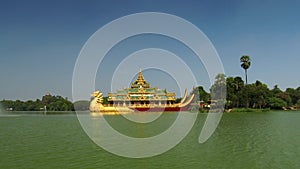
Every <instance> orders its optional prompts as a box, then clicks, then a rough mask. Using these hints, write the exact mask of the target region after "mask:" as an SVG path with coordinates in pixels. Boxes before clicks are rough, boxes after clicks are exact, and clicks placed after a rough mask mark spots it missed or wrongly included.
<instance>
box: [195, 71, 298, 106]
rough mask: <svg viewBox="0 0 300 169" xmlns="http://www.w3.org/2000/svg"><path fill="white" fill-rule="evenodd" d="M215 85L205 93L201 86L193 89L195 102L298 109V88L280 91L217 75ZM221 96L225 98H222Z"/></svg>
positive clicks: (260, 84)
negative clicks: (212, 101) (221, 102)
mask: <svg viewBox="0 0 300 169" xmlns="http://www.w3.org/2000/svg"><path fill="white" fill-rule="evenodd" d="M215 79H216V80H215V83H214V84H213V85H212V87H211V88H210V92H206V91H205V90H204V88H203V87H202V86H199V87H196V88H194V89H193V92H192V93H193V94H195V95H196V97H195V100H200V101H202V102H205V103H207V102H209V101H211V99H212V96H211V94H212V93H213V94H214V95H215V96H214V99H216V100H217V101H222V100H223V99H225V106H226V108H227V109H230V108H248V107H249V108H271V109H284V108H293V107H298V108H299V107H300V87H298V88H295V89H294V88H287V89H285V90H284V91H282V90H281V89H280V88H279V87H278V86H277V85H275V86H274V87H273V88H272V89H269V87H268V86H267V85H266V84H264V83H262V82H261V81H259V80H257V81H256V82H254V83H252V84H246V83H245V82H244V81H243V79H242V78H241V77H239V76H236V77H227V78H226V76H225V75H224V74H219V75H217V77H216V78H215ZM222 95H224V96H226V97H222Z"/></svg>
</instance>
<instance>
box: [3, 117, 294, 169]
mask: <svg viewBox="0 0 300 169" xmlns="http://www.w3.org/2000/svg"><path fill="white" fill-rule="evenodd" d="M176 116H177V114H172V113H169V114H166V115H164V117H162V118H160V119H158V120H157V121H156V123H153V124H152V125H148V126H147V124H137V126H129V125H128V122H126V120H124V119H123V118H121V117H120V116H108V117H106V118H107V120H108V121H109V122H110V124H111V125H112V126H114V128H115V129H117V130H120V132H123V133H124V134H127V135H130V136H133V137H147V136H151V135H155V134H157V133H158V132H160V131H163V130H165V129H166V128H168V126H169V125H171V124H172V121H174V119H175V118H176ZM206 116H207V114H199V115H198V117H197V121H196V123H195V125H194V126H193V128H192V130H191V132H190V133H189V134H188V135H187V137H185V138H184V140H183V141H181V142H180V143H179V144H178V145H177V146H176V147H174V148H173V149H171V150H170V151H167V152H166V153H164V154H161V155H158V156H154V157H149V158H142V159H131V158H125V157H120V156H116V155H114V154H111V153H109V152H107V151H105V150H103V149H102V148H100V147H99V146H97V145H96V144H95V143H94V142H93V141H91V140H90V139H89V137H88V136H87V135H86V133H85V132H84V131H83V129H82V128H81V125H80V123H79V121H78V119H77V116H76V115H74V114H64V115H42V114H34V113H32V114H18V113H15V114H14V115H6V114H2V115H0V168H1V169H13V168H17V169H21V168H38V169H43V168H49V169H53V168H74V169H76V168H101V169H102V168H129V169H133V168H143V169H146V168H172V169H173V168H188V169H190V168H204V169H207V168H216V169H221V168H222V169H223V168H230V169H244V168H249V169H256V168H261V169H266V168H270V169H276V168H278V169H293V168H295V169H296V168H300V112H283V111H282V112H279V111H278V112H264V113H227V114H224V115H223V117H222V119H221V122H220V124H219V126H218V128H217V130H216V131H215V133H214V134H213V135H212V137H211V138H210V139H209V140H208V141H206V142H205V143H203V144H199V143H198V137H199V134H200V131H201V128H202V126H203V123H204V121H205V118H206Z"/></svg>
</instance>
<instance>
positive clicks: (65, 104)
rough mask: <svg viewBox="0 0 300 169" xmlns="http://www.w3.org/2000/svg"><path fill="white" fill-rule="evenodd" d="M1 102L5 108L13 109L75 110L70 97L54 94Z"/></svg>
mask: <svg viewBox="0 0 300 169" xmlns="http://www.w3.org/2000/svg"><path fill="white" fill-rule="evenodd" d="M0 104H1V105H2V107H3V108H4V109H5V110H12V111H44V110H47V111H73V110H74V105H73V103H72V102H71V101H69V100H68V98H63V97H61V96H52V95H51V94H46V95H44V96H43V97H42V100H40V99H36V100H35V101H33V100H28V101H21V100H16V101H12V100H2V101H0Z"/></svg>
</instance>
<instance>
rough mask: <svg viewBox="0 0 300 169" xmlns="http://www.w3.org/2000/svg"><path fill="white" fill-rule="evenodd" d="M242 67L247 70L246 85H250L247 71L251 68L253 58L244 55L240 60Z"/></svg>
mask: <svg viewBox="0 0 300 169" xmlns="http://www.w3.org/2000/svg"><path fill="white" fill-rule="evenodd" d="M240 62H241V67H242V68H243V69H244V70H245V77H246V85H247V84H248V75H247V70H248V69H249V68H250V65H251V58H250V56H248V55H243V56H242V57H241V58H240Z"/></svg>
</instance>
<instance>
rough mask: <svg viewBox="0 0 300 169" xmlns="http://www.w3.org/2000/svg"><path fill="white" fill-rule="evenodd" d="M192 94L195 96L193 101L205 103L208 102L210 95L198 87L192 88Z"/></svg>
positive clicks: (201, 87)
mask: <svg viewBox="0 0 300 169" xmlns="http://www.w3.org/2000/svg"><path fill="white" fill-rule="evenodd" d="M192 94H194V95H195V98H194V101H204V102H207V101H209V100H210V94H209V93H207V92H206V91H205V90H204V88H203V86H198V87H196V88H194V89H193V91H192ZM175 102H176V101H175ZM179 102H180V101H179Z"/></svg>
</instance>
